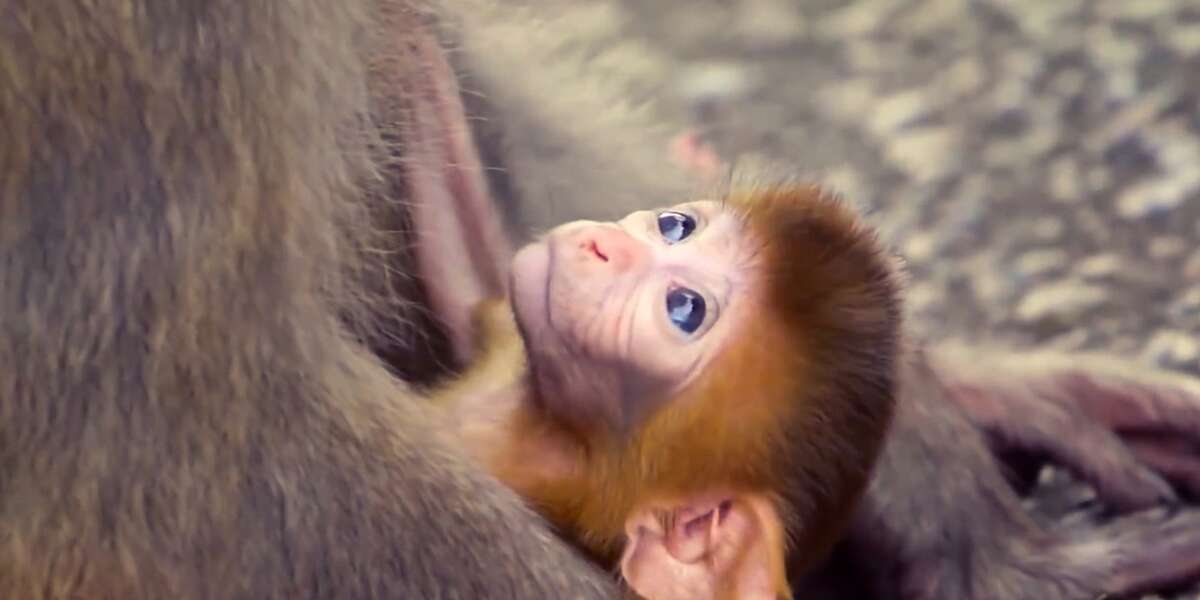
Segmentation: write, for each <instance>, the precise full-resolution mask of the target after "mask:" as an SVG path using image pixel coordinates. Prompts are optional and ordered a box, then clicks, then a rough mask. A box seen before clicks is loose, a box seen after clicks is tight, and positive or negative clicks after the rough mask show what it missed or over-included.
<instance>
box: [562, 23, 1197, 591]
mask: <svg viewBox="0 0 1200 600" xmlns="http://www.w3.org/2000/svg"><path fill="white" fill-rule="evenodd" d="M551 4H556V5H558V6H556V7H555V8H554V9H553V10H556V11H563V12H564V13H569V14H570V15H571V18H572V20H574V21H575V22H577V23H578V24H579V27H578V28H579V31H580V35H581V41H582V42H585V43H586V42H588V41H589V40H588V39H587V38H589V37H591V38H593V41H599V40H600V39H601V38H604V39H607V40H609V43H612V42H611V41H612V40H619V41H618V42H617V43H619V47H620V50H619V51H618V52H617V53H615V55H614V57H612V59H611V60H607V61H601V62H599V63H597V64H596V65H595V68H601V69H610V70H611V71H612V74H613V76H614V77H616V78H618V79H620V80H622V81H624V82H625V83H627V85H628V86H629V90H630V94H631V95H633V96H634V97H638V96H644V97H646V98H655V99H658V100H661V99H662V98H666V99H667V102H663V103H661V104H662V106H661V110H662V111H663V115H664V118H665V119H668V120H675V121H679V122H680V124H681V125H684V126H691V127H696V128H698V129H699V130H700V131H702V132H703V133H704V135H705V136H706V137H707V138H708V139H709V140H710V141H711V142H712V143H713V144H714V145H715V146H716V147H717V148H718V149H719V151H720V152H721V153H722V154H723V155H725V156H729V157H732V156H737V157H738V158H739V160H760V159H761V160H767V161H784V162H785V163H787V164H789V165H790V166H791V167H793V168H794V169H795V170H798V171H799V172H801V173H804V174H807V175H809V176H812V177H815V178H818V179H820V180H822V181H826V182H828V183H830V184H831V185H832V186H834V187H835V188H836V189H837V190H839V191H840V192H842V193H844V194H845V195H846V196H848V197H849V198H851V199H852V200H854V201H855V202H856V203H858V204H859V205H861V206H863V207H864V208H866V209H867V210H868V211H869V212H870V213H871V215H872V219H873V221H874V222H875V223H876V224H878V225H879V226H881V228H882V229H883V231H884V232H885V236H886V238H887V241H888V242H890V243H891V244H893V245H894V246H895V247H896V248H897V249H898V250H899V251H900V252H901V253H902V254H903V255H904V256H905V257H906V259H907V260H908V261H909V267H910V270H911V272H912V275H913V281H912V286H911V289H910V294H909V296H908V299H909V307H908V308H909V312H910V314H911V318H912V319H913V321H914V322H915V323H914V324H915V326H916V327H915V328H914V329H916V330H917V331H919V332H921V333H923V334H926V335H927V336H929V337H931V338H943V337H957V338H965V339H970V340H975V341H992V342H997V343H1003V344H1007V345H1012V344H1019V345H1027V344H1035V343H1036V344H1040V345H1049V346H1052V347H1055V348H1059V349H1070V350H1084V349H1103V350H1106V351H1109V352H1113V353H1116V354H1118V355H1120V356H1124V357H1128V358H1130V359H1133V360H1141V361H1145V362H1147V363H1154V364H1158V365H1162V366H1166V367H1170V368H1175V369H1179V370H1183V371H1188V372H1191V373H1194V374H1200V1H1197V0H856V1H836V0H743V1H740V2H738V1H735V0H653V1H644V0H625V1H621V0H588V1H578V2H558V3H551ZM631 33H632V35H630V34H631ZM1044 475H1045V477H1044V482H1045V485H1043V486H1042V489H1041V490H1040V491H1039V493H1038V494H1037V495H1036V497H1035V498H1034V499H1033V500H1031V502H1032V503H1033V504H1035V505H1036V506H1037V507H1038V509H1039V510H1040V511H1041V514H1043V515H1045V516H1048V517H1050V518H1055V519H1063V520H1086V519H1089V518H1095V517H1096V507H1094V506H1092V505H1091V504H1090V502H1089V498H1090V496H1089V494H1090V492H1089V491H1088V490H1086V489H1085V488H1083V487H1082V486H1078V485H1077V484H1074V483H1072V482H1070V481H1069V479H1068V478H1067V477H1066V476H1065V475H1063V474H1061V473H1057V472H1054V471H1050V470H1047V471H1046V472H1045V473H1044ZM1152 597H1153V596H1149V597H1148V598H1152ZM1169 597H1171V598H1181V599H1182V598H1188V599H1197V598H1200V587H1197V588H1195V589H1193V590H1190V591H1184V592H1181V593H1179V594H1177V595H1173V596H1169Z"/></svg>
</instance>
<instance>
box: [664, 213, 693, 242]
mask: <svg viewBox="0 0 1200 600" xmlns="http://www.w3.org/2000/svg"><path fill="white" fill-rule="evenodd" d="M695 230H696V220H695V219H693V218H692V217H690V216H688V215H685V214H683V213H680V212H675V211H673V210H668V211H665V212H661V213H659V214H658V231H659V232H660V233H662V236H663V239H665V240H667V242H668V243H671V244H674V243H675V242H682V241H683V240H685V239H687V236H689V235H692V232H693V231H695Z"/></svg>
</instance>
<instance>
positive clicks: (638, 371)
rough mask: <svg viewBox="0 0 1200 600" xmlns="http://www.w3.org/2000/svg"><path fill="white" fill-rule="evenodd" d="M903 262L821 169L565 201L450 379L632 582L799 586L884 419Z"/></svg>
mask: <svg viewBox="0 0 1200 600" xmlns="http://www.w3.org/2000/svg"><path fill="white" fill-rule="evenodd" d="M897 273H898V270H897V269H896V266H895V264H894V262H893V259H892V258H891V257H890V256H889V255H888V254H887V253H886V252H885V251H884V249H883V248H882V246H881V245H880V244H879V243H878V242H877V240H876V239H875V236H874V233H873V231H872V230H871V229H869V228H868V227H866V226H864V225H862V224H861V223H860V222H859V221H858V218H857V216H856V214H855V213H854V212H853V211H852V210H851V209H849V208H848V207H844V206H842V205H841V203H840V202H838V201H837V200H835V199H833V198H831V197H828V196H826V195H824V194H823V193H822V192H821V191H820V190H819V189H817V188H815V187H803V186H779V187H771V188H764V189H758V190H754V191H748V192H743V193H735V194H732V195H730V196H729V197H727V198H725V199H723V200H721V201H700V202H691V203H687V204H681V205H678V206H674V207H672V208H669V209H665V210H658V211H640V212H635V213H633V214H630V215H628V216H626V217H625V218H623V219H621V220H620V221H618V222H615V223H600V222H592V221H578V222H574V223H568V224H566V225H562V226H560V227H557V228H555V229H553V230H551V231H550V232H549V233H547V234H546V235H545V236H543V237H542V238H541V239H539V240H538V241H536V242H534V243H532V244H530V245H528V246H526V247H525V248H523V249H521V250H520V251H519V252H517V254H516V256H515V257H514V259H513V261H512V265H511V271H510V274H509V276H510V280H509V284H510V293H509V296H510V298H509V300H507V301H506V300H502V299H495V300H491V301H488V302H485V303H483V305H482V306H481V307H480V308H479V310H477V311H476V317H477V321H476V332H477V335H478V338H479V340H478V343H479V345H478V346H477V348H476V351H475V355H474V356H475V358H474V359H473V361H472V363H473V364H472V366H471V367H470V368H469V369H468V371H467V373H466V374H465V376H463V377H460V378H458V379H457V380H456V381H455V382H453V383H451V384H449V385H448V386H447V387H445V388H443V389H442V390H440V392H439V394H438V396H439V398H440V399H441V402H442V405H443V406H445V407H446V408H447V409H448V410H449V411H450V418H451V419H452V420H453V422H454V426H455V427H456V428H457V429H456V430H457V431H458V432H459V433H460V434H461V436H462V438H463V442H464V443H465V445H466V446H467V447H468V449H469V451H470V452H471V453H473V454H474V455H475V456H476V458H477V459H478V460H480V461H482V462H483V463H484V464H485V465H486V466H487V468H488V469H490V471H491V472H492V473H493V474H495V475H496V476H497V477H498V478H499V479H500V480H501V481H503V482H504V483H505V484H506V485H508V486H510V487H511V488H512V489H514V490H515V491H516V492H518V493H519V494H520V495H522V496H523V497H524V498H526V499H527V500H528V501H529V502H530V504H531V505H532V506H533V507H534V508H535V509H536V510H538V511H540V512H541V513H542V514H543V515H545V516H546V517H547V518H548V519H549V520H550V521H551V522H552V523H554V524H555V525H556V526H557V527H558V528H559V529H560V531H562V532H563V533H564V534H565V535H566V536H567V537H569V538H570V539H572V540H574V541H575V542H577V543H578V544H579V545H580V546H581V547H583V548H584V549H585V550H586V551H588V552H589V553H590V554H591V555H593V556H594V557H596V558H597V559H598V560H600V561H602V562H604V563H605V564H608V565H611V566H619V569H620V572H621V574H622V576H623V578H624V579H625V581H626V582H627V583H628V584H629V586H630V588H631V589H632V590H633V591H635V592H637V593H638V594H639V595H641V596H643V597H645V598H647V599H649V600H676V599H679V600H684V599H687V600H696V599H705V598H712V599H732V598H738V599H775V598H790V597H791V591H790V587H789V584H788V576H789V575H794V574H796V573H798V572H801V571H803V570H804V569H805V568H806V567H808V566H810V565H811V564H812V563H813V562H814V561H816V560H818V559H820V558H821V557H822V556H823V555H824V553H825V552H827V551H828V550H829V549H830V548H831V547H832V545H833V544H834V543H835V542H836V541H837V539H838V538H839V536H840V534H841V533H842V531H843V528H844V527H845V525H846V524H847V522H848V520H849V518H850V516H851V513H852V511H853V509H854V508H855V503H856V500H857V499H858V498H859V497H860V496H861V495H862V493H863V492H864V488H865V485H866V483H867V480H868V476H869V474H870V471H871V468H872V466H873V464H874V463H875V461H876V458H877V457H878V455H879V452H880V449H881V446H882V443H883V441H884V436H885V433H886V431H887V428H888V425H889V422H890V420H891V416H892V413H893V410H894V403H895V387H896V381H895V371H896V365H895V364H893V363H894V361H895V357H897V356H899V355H900V354H901V353H900V352H899V348H898V345H899V344H900V329H901V325H900V285H899V281H898V274H897Z"/></svg>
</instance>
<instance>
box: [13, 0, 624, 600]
mask: <svg viewBox="0 0 1200 600" xmlns="http://www.w3.org/2000/svg"><path fill="white" fill-rule="evenodd" d="M2 14H3V16H2V17H0V129H3V131H4V132H5V140H4V143H3V144H0V315H2V317H0V319H2V320H0V365H2V366H0V369H3V371H2V373H0V440H2V441H0V465H3V466H2V471H0V494H2V495H0V597H4V598H80V597H86V598H114V599H115V598H122V599H139V598H247V599H249V598H254V599H259V598H329V597H338V598H368V597H391V598H476V597H487V596H493V597H506V598H608V597H614V595H615V593H616V591H615V588H614V587H613V586H612V585H611V582H610V581H607V579H608V578H606V577H605V576H604V575H602V574H601V573H599V572H597V571H596V570H595V569H593V568H591V567H590V566H589V565H587V564H586V563H584V562H583V561H581V560H580V559H579V558H577V557H576V556H574V554H573V553H572V551H570V550H569V549H568V548H567V547H566V546H565V545H563V544H561V543H558V542H557V541H556V540H554V539H553V538H552V537H550V536H549V535H548V534H547V531H546V528H545V527H544V526H542V525H540V522H539V521H538V520H537V519H535V518H534V517H533V516H532V515H531V513H529V512H528V511H527V510H525V509H524V508H523V507H522V506H521V505H520V504H519V503H518V502H517V500H516V498H515V497H514V496H513V495H512V494H510V493H508V492H507V491H505V490H503V489H501V488H500V487H499V486H498V485H497V484H496V483H494V482H493V481H492V480H491V479H489V478H486V477H484V476H483V475H482V474H481V473H480V472H479V471H477V470H476V469H474V468H472V467H470V466H469V465H468V463H466V462H465V461H464V460H463V458H462V457H461V455H460V453H459V452H458V451H457V449H456V448H455V447H454V446H452V445H450V444H448V443H446V442H445V441H443V440H442V439H441V438H440V436H439V432H438V431H437V430H436V429H435V428H433V427H432V423H431V421H430V418H429V415H428V414H427V413H426V411H425V409H424V407H423V406H422V405H421V404H420V403H419V402H417V401H416V398H415V396H414V394H413V393H412V392H410V391H406V390H405V388H404V387H403V386H401V385H399V384H398V382H396V381H395V380H393V379H392V378H391V377H390V376H389V375H388V373H387V372H386V371H385V369H384V367H383V366H382V365H381V364H380V363H379V362H377V360H376V359H375V358H374V357H373V356H371V355H370V354H369V353H368V352H367V351H366V350H365V349H364V348H363V347H362V346H361V344H360V343H359V342H358V341H357V340H355V339H354V338H353V336H351V335H350V331H358V330H366V329H371V328H373V327H374V325H371V324H370V323H372V322H371V320H370V317H369V315H370V314H371V308H372V306H374V304H372V303H371V302H365V301H364V298H363V295H364V291H363V289H362V288H361V282H362V281H363V280H364V279H360V277H361V276H364V275H365V274H366V273H368V272H369V273H371V276H370V277H368V278H367V279H374V278H375V276H376V275H379V274H380V273H382V271H375V270H373V269H372V264H373V263H372V262H371V261H369V260H368V259H367V257H369V256H370V255H371V252H370V251H371V250H372V249H373V248H375V247H377V246H375V245H374V244H375V243H376V242H378V241H379V238H374V237H372V236H370V235H368V234H364V233H363V232H370V231H372V230H373V229H374V227H373V226H372V224H371V223H370V222H369V221H368V220H367V219H368V218H371V217H389V216H391V215H389V214H388V212H389V211H388V207H387V206H383V207H376V206H372V205H371V204H370V203H368V202H364V199H365V198H364V197H365V196H371V197H376V198H378V197H383V196H385V195H386V194H387V193H388V192H389V191H390V190H388V189H386V188H384V187H383V186H382V185H381V181H383V180H381V179H380V178H378V177H377V174H378V173H380V171H379V170H378V166H379V165H380V164H383V163H384V161H385V160H386V159H387V158H388V157H389V156H392V154H391V153H392V152H394V151H399V152H401V153H404V154H407V155H412V156H419V153H420V152H421V151H422V150H424V149H432V148H434V147H437V148H441V147H442V146H440V145H438V144H439V142H440V140H436V139H429V138H426V137H423V136H425V135H427V134H436V135H447V132H446V131H440V130H436V129H434V130H430V129H422V128H420V127H419V126H418V124H419V123H422V122H425V121H420V119H419V118H424V116H427V115H429V114H436V113H437V112H438V111H440V110H442V108H443V106H442V105H441V104H440V103H439V98H440V96H439V94H440V91H441V90H442V88H441V87H439V85H440V82H438V81H436V80H434V79H431V77H432V76H433V75H436V74H437V73H438V71H437V69H436V68H434V67H435V66H436V61H437V60H438V59H440V53H439V52H438V51H437V50H438V46H437V45H436V42H435V41H434V40H433V39H432V37H430V36H429V35H428V34H427V33H424V32H423V30H422V29H421V26H420V21H419V20H418V17H419V16H420V15H418V13H416V12H415V11H414V9H413V7H411V6H407V5H406V4H405V3H403V2H400V3H383V2H379V3H376V2H370V1H367V0H361V1H354V0H350V1H345V2H326V1H324V0H301V1H299V2H288V3H258V2H243V1H242V0H205V1H188V0H173V1H167V2H160V1H141V0H130V1H127V2H107V3H83V2H74V1H71V0H15V1H14V2H10V3H7V4H6V5H5V7H4V9H3V11H2ZM368 59H370V61H371V64H372V66H373V67H375V68H374V70H369V69H368ZM431 61H433V62H431ZM368 87H369V88H370V89H371V90H373V91H375V92H376V93H377V94H378V95H376V96H375V98H376V99H377V100H380V102H372V101H371V100H369V96H368ZM384 100H391V101H394V102H396V103H397V105H398V106H403V108H404V110H405V111H408V113H407V114H408V115H409V116H408V117H406V119H405V120H404V121H402V122H393V121H389V120H388V119H387V113H386V111H385V110H384V108H385V105H384V104H383V101H384ZM418 117H419V118H418ZM459 120H460V121H461V118H459ZM393 133H394V134H396V135H397V136H398V139H399V140H400V141H402V142H404V144H403V146H401V147H398V148H394V147H385V146H383V145H382V144H380V143H379V139H380V137H381V136H383V135H391V134H393ZM454 160H455V155H454V154H453V153H451V154H445V155H443V156H441V157H440V158H439V161H440V162H439V163H438V168H437V169H435V170H434V171H424V170H423V169H424V168H425V167H426V166H428V165H429V164H430V163H427V162H421V161H420V160H414V161H411V162H410V163H409V164H407V168H408V171H407V174H408V176H409V178H410V182H408V183H409V185H407V187H408V188H409V189H419V190H421V191H423V192H426V193H436V192H437V191H438V190H439V189H442V188H443V187H445V186H450V185H453V184H454V182H453V181H450V180H449V179H443V178H441V177H442V175H443V173H444V170H443V169H441V166H442V165H444V163H445V162H453V161H454ZM384 174H385V175H388V174H390V173H389V172H384ZM413 182H419V183H413ZM400 183H404V182H400ZM422 185H423V186H424V187H421V186H422ZM377 209H378V210H377ZM364 238H365V239H364ZM397 245H401V246H402V245H403V244H402V243H399V242H397ZM376 266H378V265H376ZM367 300H369V299H367ZM385 304H386V303H385ZM386 305H387V306H389V308H391V305H390V304H386ZM347 322H349V323H351V324H352V326H353V327H354V329H352V328H350V327H347V325H346V323H347ZM364 323H366V324H364Z"/></svg>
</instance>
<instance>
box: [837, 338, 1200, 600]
mask: <svg viewBox="0 0 1200 600" xmlns="http://www.w3.org/2000/svg"><path fill="white" fill-rule="evenodd" d="M902 381H903V383H902V388H901V389H902V398H901V401H900V406H899V410H898V412H897V415H896V421H895V425H894V428H893V432H892V437H891V439H890V440H889V442H888V445H887V446H886V447H885V449H884V453H883V456H882V458H881V462H880V464H879V466H878V467H877V469H876V471H875V476H874V478H873V479H872V482H871V487H870V489H869V492H868V496H867V498H866V501H865V502H864V504H863V507H862V509H861V511H860V514H859V518H858V519H857V520H856V522H855V524H854V527H853V529H852V532H851V547H852V548H855V549H857V550H856V551H857V552H858V553H859V554H858V558H857V559H858V560H860V561H872V562H873V563H874V564H873V567H874V568H875V569H877V576H878V577H880V578H881V579H882V581H881V582H880V586H879V587H880V588H881V589H884V590H886V589H889V588H892V589H896V590H898V593H899V596H900V597H903V598H911V599H914V600H917V599H919V600H934V599H937V600H941V599H945V600H951V599H955V600H962V599H967V600H1008V599H1011V600H1018V599H1020V600H1024V599H1028V598H1038V599H1047V600H1084V599H1089V600H1090V599H1092V598H1096V597H1098V596H1100V595H1102V594H1123V593H1129V592H1135V591H1139V590H1144V589H1150V588H1159V587H1164V586H1168V585H1173V584H1178V583H1182V582H1186V581H1187V580H1188V579H1189V578H1193V577H1195V576H1196V575H1197V574H1198V573H1200V513H1197V512H1195V511H1193V512H1180V513H1176V514H1170V515H1166V516H1163V515H1162V514H1161V513H1159V514H1158V515H1157V516H1155V515H1152V514H1147V515H1139V518H1136V519H1130V520H1126V521H1121V522H1118V523H1113V524H1111V525H1106V526H1103V527H1099V528H1096V529H1094V530H1087V531H1081V532H1075V531H1069V530H1046V529H1044V528H1042V527H1040V526H1039V525H1038V524H1037V523H1035V522H1034V521H1033V519H1032V518H1031V516H1030V515H1028V514H1027V513H1026V511H1025V509H1024V508H1023V507H1022V505H1021V503H1020V499H1019V498H1018V497H1017V495H1016V493H1015V492H1014V491H1013V490H1012V488H1011V487H1010V486H1009V485H1008V483H1007V482H1006V481H1005V480H1004V478H1003V477H1002V476H1001V474H1000V470H999V468H998V465H997V463H996V462H995V460H994V459H993V457H992V456H991V452H990V451H989V449H988V447H987V445H986V442H985V440H984V438H983V435H982V433H981V432H980V430H979V429H977V428H976V427H974V426H973V425H972V423H971V422H970V421H968V420H967V418H966V415H965V414H963V413H962V412H961V410H960V409H959V408H958V407H957V406H956V405H955V404H954V401H953V400H951V399H950V398H949V397H948V396H947V394H946V390H945V388H943V387H942V386H941V384H940V383H939V382H938V380H937V378H936V376H935V374H934V372H933V371H931V370H929V369H928V368H927V366H925V365H922V364H921V362H920V361H919V357H918V358H917V359H916V361H915V362H913V363H912V364H910V365H908V366H907V367H906V369H905V375H904V378H903V380H902Z"/></svg>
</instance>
